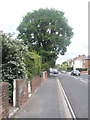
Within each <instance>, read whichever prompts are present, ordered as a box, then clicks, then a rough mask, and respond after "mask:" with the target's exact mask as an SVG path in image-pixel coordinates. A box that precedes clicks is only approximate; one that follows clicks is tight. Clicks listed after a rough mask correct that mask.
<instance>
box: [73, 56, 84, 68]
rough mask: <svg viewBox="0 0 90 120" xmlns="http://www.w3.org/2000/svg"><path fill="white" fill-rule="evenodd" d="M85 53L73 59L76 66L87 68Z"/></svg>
mask: <svg viewBox="0 0 90 120" xmlns="http://www.w3.org/2000/svg"><path fill="white" fill-rule="evenodd" d="M85 59H86V56H85V55H79V56H78V57H75V58H74V59H73V67H74V69H76V68H85Z"/></svg>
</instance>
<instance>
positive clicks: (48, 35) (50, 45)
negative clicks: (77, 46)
mask: <svg viewBox="0 0 90 120" xmlns="http://www.w3.org/2000/svg"><path fill="white" fill-rule="evenodd" d="M17 30H18V31H19V34H18V38H19V39H23V40H24V43H25V44H26V45H28V48H29V50H30V51H32V50H35V51H36V52H37V53H38V54H39V55H41V56H42V62H43V63H46V62H48V64H49V66H53V65H54V64H55V61H56V59H57V56H58V54H61V55H64V54H65V52H66V51H67V46H69V44H70V39H71V38H72V36H73V32H72V28H71V27H70V26H69V25H68V20H67V19H66V18H65V16H64V13H63V12H62V11H58V10H55V9H39V10H35V11H33V12H32V13H30V12H28V13H27V15H25V16H24V17H23V20H22V22H21V23H20V25H19V26H18V28H17Z"/></svg>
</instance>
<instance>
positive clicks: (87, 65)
mask: <svg viewBox="0 0 90 120" xmlns="http://www.w3.org/2000/svg"><path fill="white" fill-rule="evenodd" d="M85 68H87V69H88V74H90V55H89V56H88V57H86V59H85Z"/></svg>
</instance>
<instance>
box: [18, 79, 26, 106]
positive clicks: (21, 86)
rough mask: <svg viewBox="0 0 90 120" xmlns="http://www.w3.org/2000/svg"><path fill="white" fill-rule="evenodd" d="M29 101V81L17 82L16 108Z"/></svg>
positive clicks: (21, 80) (20, 80) (19, 80)
mask: <svg viewBox="0 0 90 120" xmlns="http://www.w3.org/2000/svg"><path fill="white" fill-rule="evenodd" d="M27 99H28V79H18V80H16V107H19V108H20V107H21V106H23V105H24V103H25V102H26V101H27Z"/></svg>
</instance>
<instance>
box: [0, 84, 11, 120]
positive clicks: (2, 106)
mask: <svg viewBox="0 0 90 120" xmlns="http://www.w3.org/2000/svg"><path fill="white" fill-rule="evenodd" d="M8 116H9V85H8V83H7V82H1V83H0V120H1V119H2V118H8Z"/></svg>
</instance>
